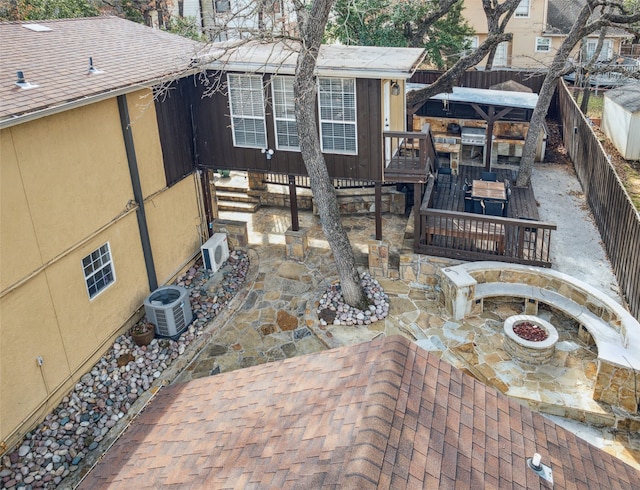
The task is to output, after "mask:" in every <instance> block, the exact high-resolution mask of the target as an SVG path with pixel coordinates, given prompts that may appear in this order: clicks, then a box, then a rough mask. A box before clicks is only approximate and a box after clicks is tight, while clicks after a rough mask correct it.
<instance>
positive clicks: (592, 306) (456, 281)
mask: <svg viewBox="0 0 640 490" xmlns="http://www.w3.org/2000/svg"><path fill="white" fill-rule="evenodd" d="M439 276H440V286H441V288H442V292H443V297H444V303H445V307H446V308H447V310H448V311H449V313H450V314H451V315H452V316H453V318H454V319H456V320H461V319H463V318H464V317H465V316H467V315H474V314H479V313H481V312H482V311H483V309H484V299H485V298H489V297H502V296H506V297H516V298H523V299H524V300H525V312H524V313H525V314H529V315H535V314H537V312H538V311H537V310H538V305H539V303H543V304H547V305H549V306H551V307H553V308H556V309H558V310H560V311H562V312H564V313H565V314H567V315H568V316H570V317H571V318H573V319H574V320H576V321H577V322H578V323H579V324H580V331H579V332H578V336H579V337H580V338H581V339H582V340H585V341H588V338H589V336H590V337H591V338H592V339H593V341H594V342H595V344H596V346H597V348H598V359H597V362H598V371H597V374H596V382H595V386H594V393H593V398H594V400H597V401H602V402H605V403H608V404H610V405H613V406H616V407H620V408H623V409H625V410H626V411H628V412H630V413H638V411H639V406H638V405H639V404H640V392H639V390H640V387H639V383H638V379H637V378H639V377H640V324H639V323H638V321H637V320H636V319H635V318H634V317H633V316H632V315H631V314H630V313H629V312H628V311H627V310H625V309H624V307H623V306H622V305H620V304H619V303H617V302H616V301H615V300H613V299H612V298H610V297H608V296H607V295H605V294H604V293H602V292H600V291H598V290H597V289H595V288H593V287H592V286H589V285H588V284H586V283H583V282H582V281H580V280H578V279H575V278H573V277H571V276H569V275H567V274H563V273H561V272H557V271H553V270H549V269H543V268H538V267H532V266H524V265H519V264H505V263H502V262H471V263H465V264H460V265H455V266H451V267H444V268H442V269H441V270H440V271H439ZM586 332H588V334H589V335H585V334H586Z"/></svg>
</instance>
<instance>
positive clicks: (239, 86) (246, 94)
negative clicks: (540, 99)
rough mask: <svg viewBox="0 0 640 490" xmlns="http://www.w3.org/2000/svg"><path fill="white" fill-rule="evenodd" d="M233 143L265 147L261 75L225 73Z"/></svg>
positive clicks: (265, 129) (245, 146) (265, 128)
mask: <svg viewBox="0 0 640 490" xmlns="http://www.w3.org/2000/svg"><path fill="white" fill-rule="evenodd" d="M227 82H228V87H229V107H230V110H231V128H232V134H233V144H234V145H235V146H239V147H243V148H266V147H267V127H266V124H265V117H264V93H263V90H262V76H261V75H237V74H232V73H229V74H228V75H227Z"/></svg>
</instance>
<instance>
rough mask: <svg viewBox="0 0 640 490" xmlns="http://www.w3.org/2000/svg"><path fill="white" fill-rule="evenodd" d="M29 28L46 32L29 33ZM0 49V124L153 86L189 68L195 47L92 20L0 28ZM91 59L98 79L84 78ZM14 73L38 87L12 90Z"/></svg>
mask: <svg viewBox="0 0 640 490" xmlns="http://www.w3.org/2000/svg"><path fill="white" fill-rule="evenodd" d="M29 24H40V25H42V26H45V27H48V28H49V29H50V30H49V31H45V32H34V31H33V30H31V29H27V28H25V27H24V25H29ZM0 46H2V56H0V122H1V121H3V120H7V119H11V118H12V117H15V116H17V115H21V114H28V113H32V112H34V111H38V110H42V109H47V108H51V107H56V106H60V105H62V104H64V103H66V102H71V101H76V100H80V99H83V98H87V97H91V96H95V95H97V94H102V93H105V92H110V91H113V90H119V89H123V88H126V87H131V88H132V90H133V89H135V88H136V87H139V86H141V85H145V84H149V83H151V82H154V81H157V80H158V79H161V78H163V77H165V76H168V75H170V74H172V73H175V72H178V71H180V70H184V69H185V68H186V67H188V64H189V62H190V60H191V58H192V57H193V56H194V55H195V54H196V53H197V51H198V49H199V47H200V44H199V43H196V42H194V41H192V40H190V39H186V38H184V37H180V36H177V35H175V34H170V33H167V32H163V31H160V30H157V29H151V28H149V27H145V26H143V25H140V24H136V23H135V22H130V21H127V20H124V19H120V18H118V17H92V18H86V19H64V20H42V21H34V22H4V23H0ZM90 56H91V57H93V63H94V66H96V67H97V68H99V69H100V70H102V71H104V73H103V74H100V75H91V74H89V73H88V68H89V57H90ZM18 70H21V71H23V72H24V75H25V78H26V79H27V81H29V82H31V83H33V84H37V85H38V87H37V88H34V89H30V90H23V89H21V88H19V87H17V86H16V85H15V82H16V80H17V77H16V72H17V71H18Z"/></svg>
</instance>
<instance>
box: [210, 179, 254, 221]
mask: <svg viewBox="0 0 640 490" xmlns="http://www.w3.org/2000/svg"><path fill="white" fill-rule="evenodd" d="M225 180H226V179H220V180H218V181H217V182H216V196H217V199H218V210H219V211H237V212H241V213H255V212H256V211H257V210H258V209H259V208H260V199H259V198H257V197H253V196H249V195H248V194H247V191H248V190H249V189H248V188H247V187H246V186H242V185H238V183H236V182H234V181H233V180H231V181H230V182H225Z"/></svg>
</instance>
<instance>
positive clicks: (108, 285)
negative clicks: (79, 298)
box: [80, 242, 116, 301]
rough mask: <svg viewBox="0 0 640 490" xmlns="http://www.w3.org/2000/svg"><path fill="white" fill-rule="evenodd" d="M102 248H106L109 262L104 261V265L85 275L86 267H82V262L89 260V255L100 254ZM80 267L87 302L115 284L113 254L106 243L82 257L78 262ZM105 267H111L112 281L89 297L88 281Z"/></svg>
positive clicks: (109, 245)
mask: <svg viewBox="0 0 640 490" xmlns="http://www.w3.org/2000/svg"><path fill="white" fill-rule="evenodd" d="M102 247H107V253H108V254H109V260H108V261H106V262H105V263H104V264H102V265H101V266H100V267H99V268H97V269H96V270H94V271H92V272H90V273H88V274H87V271H86V266H85V265H84V260H85V259H86V258H89V259H90V258H91V255H93V254H94V253H96V252H100V249H101V248H102ZM80 265H81V267H82V272H83V275H84V285H85V288H86V289H87V295H88V296H89V300H91V301H93V300H94V299H96V298H97V297H98V296H100V295H101V294H102V293H103V292H104V291H106V290H107V289H109V288H110V287H111V285H113V284H115V282H116V268H115V266H114V263H113V254H112V253H111V244H110V243H109V242H106V243H105V244H104V245H100V246H99V247H98V248H97V249H96V250H94V251H92V252H91V253H90V254H89V255H86V256H85V257H83V258H82V260H81V261H80ZM106 267H111V275H112V276H113V279H112V280H111V282H109V283H108V284H107V285H105V286H104V287H103V288H101V289H100V290H98V291H96V292H95V294H94V295H93V296H91V291H89V279H91V278H93V277H94V276H96V275H97V274H98V273H100V272H102V271H103V270H104V269H105V268H106Z"/></svg>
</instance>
